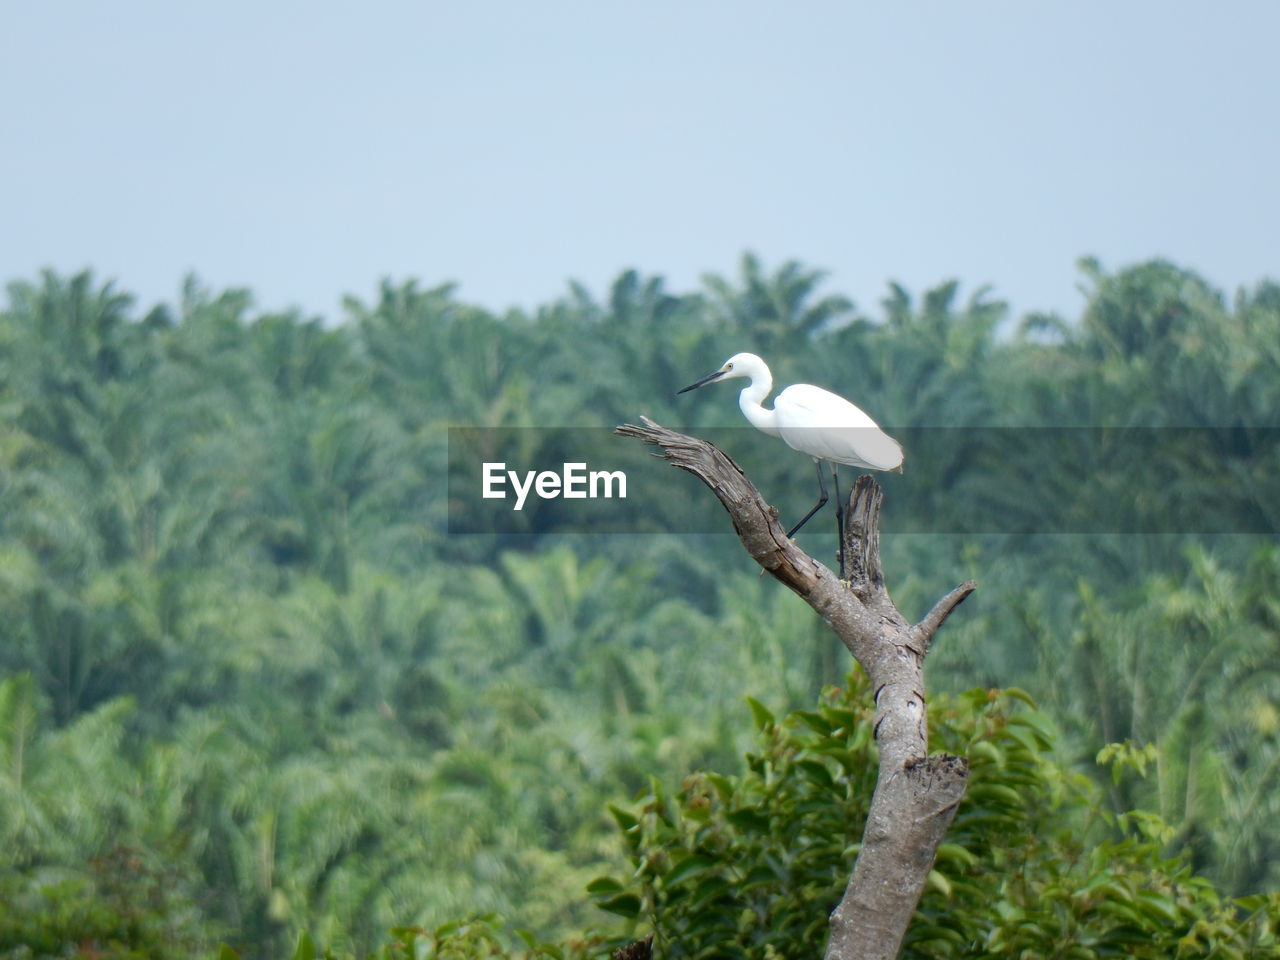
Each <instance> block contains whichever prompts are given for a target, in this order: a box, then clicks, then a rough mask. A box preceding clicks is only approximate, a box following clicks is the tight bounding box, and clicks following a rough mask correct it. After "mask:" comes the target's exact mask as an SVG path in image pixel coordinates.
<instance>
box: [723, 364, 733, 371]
mask: <svg viewBox="0 0 1280 960" xmlns="http://www.w3.org/2000/svg"><path fill="white" fill-rule="evenodd" d="M724 368H725V369H726V370H732V369H733V364H732V363H726V364H725V365H724Z"/></svg>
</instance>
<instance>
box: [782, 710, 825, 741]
mask: <svg viewBox="0 0 1280 960" xmlns="http://www.w3.org/2000/svg"><path fill="white" fill-rule="evenodd" d="M791 715H792V716H793V717H796V718H798V719H799V720H800V721H801V722H802V723H804V725H805V726H807V727H808V728H809V729H811V730H814V731H816V732H817V733H820V734H822V735H823V736H824V737H826V736H830V735H831V730H832V727H831V724H830V723H828V722H827V718H826V717H824V716H823V715H822V714H820V713H814V712H813V711H811V710H796V711H795V712H794V713H792V714H791Z"/></svg>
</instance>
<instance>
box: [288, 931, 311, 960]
mask: <svg viewBox="0 0 1280 960" xmlns="http://www.w3.org/2000/svg"><path fill="white" fill-rule="evenodd" d="M293 960H316V945H315V944H314V943H313V942H312V941H311V934H309V933H307V931H305V930H303V931H302V932H301V933H300V934H298V945H297V947H295V948H294V951H293Z"/></svg>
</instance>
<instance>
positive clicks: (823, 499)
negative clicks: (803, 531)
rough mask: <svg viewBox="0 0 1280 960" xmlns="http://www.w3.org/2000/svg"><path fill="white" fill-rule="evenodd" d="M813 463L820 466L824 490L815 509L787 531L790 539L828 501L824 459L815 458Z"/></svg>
mask: <svg viewBox="0 0 1280 960" xmlns="http://www.w3.org/2000/svg"><path fill="white" fill-rule="evenodd" d="M813 465H814V466H815V467H817V468H818V489H819V490H821V491H822V496H821V499H819V500H818V502H817V503H815V504H814V505H813V509H812V510H810V511H809V512H808V513H806V514H805V515H804V516H803V517H801V518H800V522H799V523H797V524H796V525H795V526H794V527H792V528H791V529H790V530H788V531H787V539H788V540H790V539H791V538H792V537H794V536H795V535H796V531H797V530H799V529H800V528H801V527H803V526H804V525H805V524H806V523H808V522H809V518H810V517H812V516H813V515H814V514H815V513H817V512H818V511H819V510H821V509H822V508H823V507H824V506H825V505H826V502H827V483H826V480H825V479H823V476H822V461H821V460H814V461H813Z"/></svg>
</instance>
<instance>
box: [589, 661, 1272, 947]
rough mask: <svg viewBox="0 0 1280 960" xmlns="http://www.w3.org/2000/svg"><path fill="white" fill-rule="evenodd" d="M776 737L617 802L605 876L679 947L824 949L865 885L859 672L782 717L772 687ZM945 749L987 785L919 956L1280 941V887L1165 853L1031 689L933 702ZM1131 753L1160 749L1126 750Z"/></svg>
mask: <svg viewBox="0 0 1280 960" xmlns="http://www.w3.org/2000/svg"><path fill="white" fill-rule="evenodd" d="M751 708H752V713H753V715H754V717H755V721H756V725H757V727H758V728H759V734H760V740H761V749H760V751H759V752H758V753H753V754H750V755H749V756H748V758H747V770H746V772H745V773H744V774H742V775H740V776H725V775H721V774H716V773H698V774H695V775H693V776H690V777H689V778H687V779H686V780H685V781H684V783H683V785H682V786H681V789H680V790H679V791H678V792H676V793H668V792H667V791H666V790H665V789H664V788H663V787H662V786H661V785H660V784H659V783H657V782H656V781H655V782H654V783H653V784H652V786H651V788H650V790H649V792H648V793H647V794H646V795H645V796H644V797H642V798H641V799H640V800H639V801H638V803H637V804H636V805H635V806H634V807H632V808H630V809H615V810H614V816H615V819H616V820H617V822H618V825H619V828H620V829H621V830H622V832H623V835H624V837H625V838H626V842H627V847H628V853H629V859H630V862H631V865H632V867H633V868H634V869H633V870H632V871H631V872H630V873H629V874H627V875H625V876H623V877H612V876H603V877H600V878H597V879H596V880H594V881H593V882H592V883H591V885H590V887H589V888H588V889H589V892H591V894H592V895H593V896H594V897H595V899H596V903H597V905H598V906H600V907H601V908H602V909H604V910H606V911H609V912H611V913H614V914H618V915H621V916H623V917H626V918H628V919H629V920H632V921H633V927H632V929H637V926H635V925H643V926H645V927H651V928H652V929H653V930H654V932H655V934H656V939H655V945H656V949H657V955H658V956H661V957H668V958H681V957H685V958H697V957H707V958H709V957H758V958H762V960H763V958H783V957H805V956H816V955H819V954H820V953H821V951H822V948H823V946H824V944H825V941H826V936H827V932H828V931H827V916H828V915H829V913H830V912H831V910H832V909H833V908H834V907H835V905H836V903H837V902H839V899H840V897H841V895H842V893H843V890H844V886H845V884H846V883H847V881H848V877H849V873H850V871H851V869H852V866H853V861H854V859H855V858H856V856H857V850H858V844H857V843H856V842H851V838H856V837H858V836H860V835H861V831H862V825H863V822H864V821H865V819H866V814H867V807H868V804H869V802H870V798H871V793H872V790H873V788H874V785H875V780H876V763H877V761H876V751H875V747H874V743H873V741H872V738H871V729H872V723H873V713H874V707H873V705H872V697H871V692H870V690H869V689H867V685H866V682H865V679H863V677H862V675H861V673H860V672H859V673H857V674H855V675H853V676H852V677H851V678H850V683H849V684H848V686H847V687H846V688H845V689H842V690H841V689H831V690H829V691H827V693H826V694H825V695H824V697H823V700H822V702H821V704H820V705H819V706H818V709H817V710H813V711H797V712H794V713H792V714H790V715H789V716H788V717H786V718H785V719H784V720H782V721H780V722H779V721H775V720H774V718H773V717H772V715H771V714H770V713H769V711H767V710H766V709H764V708H763V707H762V706H760V705H759V704H757V703H756V702H754V701H752V702H751ZM930 720H931V728H932V730H931V732H932V735H933V739H934V742H935V744H936V745H938V746H940V747H942V748H944V749H946V750H949V751H953V752H956V753H960V754H962V755H964V756H967V757H968V758H969V760H970V785H969V789H968V791H967V793H966V796H965V798H964V800H963V802H962V803H961V806H960V809H959V811H958V812H957V815H956V819H955V823H954V826H953V828H952V830H951V832H950V834H949V836H948V838H947V841H946V842H945V843H944V844H943V845H942V847H941V848H940V850H939V852H938V858H937V861H936V864H935V868H934V870H933V871H932V872H931V873H930V876H929V882H928V885H927V889H926V892H925V895H924V897H923V899H922V901H921V903H920V906H919V909H918V911H917V917H916V920H915V922H914V923H913V925H912V927H911V928H910V930H909V931H908V936H907V942H906V946H905V948H904V954H903V955H904V956H905V957H919V958H926V957H928V958H938V957H973V958H977V957H990V956H1017V957H1022V958H1027V960H1030V958H1039V957H1080V958H1089V957H1106V956H1121V955H1123V956H1138V957H1153V958H1155V957H1173V956H1179V957H1183V956H1187V957H1190V956H1215V957H1218V956H1221V957H1258V958H1261V957H1267V956H1273V955H1274V952H1275V951H1276V950H1277V949H1280V894H1273V895H1271V896H1270V897H1251V898H1244V899H1241V900H1235V901H1232V900H1227V899H1224V898H1222V897H1221V896H1220V894H1219V893H1218V892H1217V891H1216V890H1215V889H1214V887H1213V885H1212V884H1210V883H1209V882H1208V881H1206V880H1204V879H1203V878H1201V877H1198V876H1196V875H1194V874H1193V872H1192V871H1191V869H1190V868H1189V867H1188V866H1187V865H1186V863H1185V862H1184V861H1183V860H1182V859H1181V858H1179V857H1177V856H1170V855H1168V854H1167V853H1166V852H1165V850H1166V848H1167V845H1168V843H1169V842H1170V841H1171V840H1172V839H1173V835H1174V830H1173V829H1172V828H1171V827H1169V826H1168V825H1167V824H1165V823H1164V821H1163V820H1161V819H1160V818H1159V817H1158V816H1157V815H1155V814H1153V813H1147V812H1143V811H1131V812H1128V813H1126V814H1123V815H1121V816H1119V817H1113V816H1110V815H1109V814H1107V813H1105V812H1103V810H1102V808H1101V803H1100V800H1101V798H1100V795H1099V790H1098V789H1097V788H1096V787H1095V786H1094V785H1093V784H1092V782H1091V781H1090V780H1089V779H1088V778H1086V777H1084V776H1081V775H1080V774H1073V773H1071V772H1069V771H1068V770H1067V769H1065V768H1064V767H1062V765H1061V764H1060V763H1059V762H1058V761H1057V760H1055V758H1054V756H1053V753H1052V747H1053V743H1054V731H1053V725H1052V723H1051V721H1050V720H1049V718H1048V717H1047V716H1045V715H1044V714H1043V713H1041V712H1039V711H1038V710H1037V709H1036V707H1035V704H1034V702H1033V701H1032V700H1031V698H1030V696H1028V695H1027V694H1026V693H1024V692H1023V691H1020V690H1017V689H1011V690H1007V691H1003V692H1001V691H994V690H993V691H986V690H975V691H971V692H969V693H966V694H963V695H961V696H956V697H944V698H941V699H940V700H938V701H936V702H935V703H934V704H933V705H932V706H931V709H930ZM1106 753H1107V754H1108V756H1109V757H1111V758H1116V759H1120V760H1122V762H1133V761H1134V758H1135V757H1136V756H1137V755H1138V754H1139V753H1142V752H1141V751H1139V752H1135V751H1133V750H1132V749H1130V748H1119V747H1117V748H1116V749H1108V750H1107V751H1106Z"/></svg>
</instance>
